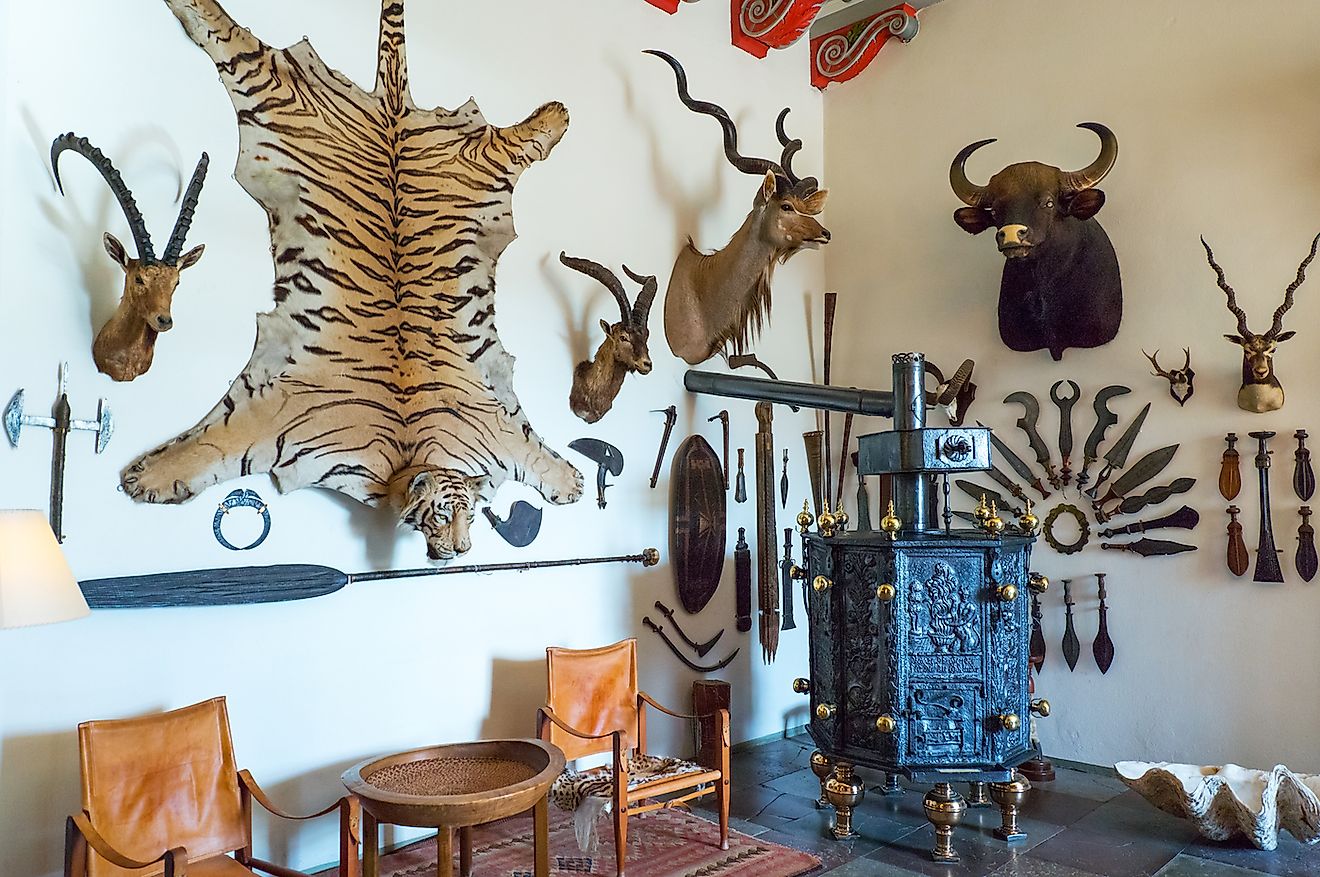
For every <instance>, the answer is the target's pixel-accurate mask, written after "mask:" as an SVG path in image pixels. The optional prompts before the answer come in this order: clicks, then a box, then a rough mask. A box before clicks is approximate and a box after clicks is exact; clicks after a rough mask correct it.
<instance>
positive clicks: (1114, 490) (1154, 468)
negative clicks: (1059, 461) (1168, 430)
mask: <svg viewBox="0 0 1320 877" xmlns="http://www.w3.org/2000/svg"><path fill="white" fill-rule="evenodd" d="M1176 453H1178V446H1177V445H1169V446H1168V447H1164V448H1160V449H1159V450H1157V451H1151V452H1150V453H1149V454H1147V455H1146V456H1144V457H1142V458H1141V459H1140V460H1138V461H1137V462H1136V463H1133V464H1132V468H1131V469H1129V470H1127V471H1126V472H1124V473H1123V475H1122V477H1120V478H1118V479H1117V480H1116V481H1115V482H1114V483H1113V484H1111V485H1109V490H1107V491H1105V495H1104V496H1103V497H1101V498H1100V499H1097V500H1096V501H1095V502H1094V503H1093V505H1094V506H1095V508H1100V507H1102V506H1104V504H1105V503H1108V502H1113V501H1114V500H1116V499H1122V498H1123V497H1125V496H1127V495H1128V494H1129V493H1131V492H1132V488H1134V487H1137V486H1139V485H1142V484H1145V483H1146V482H1147V481H1149V480H1150V479H1152V478H1154V477H1155V476H1156V475H1158V474H1160V473H1161V472H1163V471H1164V467H1165V466H1167V465H1169V461H1170V460H1172V459H1173V455H1174V454H1176ZM1125 456H1126V455H1125ZM1096 486H1097V487H1098V486H1099V483H1098V482H1097V485H1096Z"/></svg>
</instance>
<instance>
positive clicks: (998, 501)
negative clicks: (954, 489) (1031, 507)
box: [953, 478, 1022, 516]
mask: <svg viewBox="0 0 1320 877" xmlns="http://www.w3.org/2000/svg"><path fill="white" fill-rule="evenodd" d="M953 483H954V484H956V485H958V489H959V490H961V491H962V492H963V493H965V494H967V495H968V496H970V497H971V498H972V499H974V500H976V501H977V502H980V501H981V500H982V499H984V500H985V501H986V502H993V503H994V504H995V505H996V506H997V507H998V508H999V510H1000V511H1006V512H1012V513H1013V515H1014V516H1020V515H1021V514H1022V509H1020V508H1018V507H1017V506H1015V505H1013V504H1012V503H1011V502H1009V501H1008V500H1007V499H1005V498H1004V495H1003V494H1002V493H1000V492H999V491H997V490H991V489H990V488H989V487H982V486H981V485H979V484H977V483H976V482H975V481H968V480H967V479H966V478H957V479H955V480H954V482H953Z"/></svg>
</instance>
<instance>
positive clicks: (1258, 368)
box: [1201, 235, 1320, 414]
mask: <svg viewBox="0 0 1320 877" xmlns="http://www.w3.org/2000/svg"><path fill="white" fill-rule="evenodd" d="M1316 244H1320V235H1316V236H1315V239H1314V240H1312V241H1311V252H1310V253H1308V254H1307V256H1306V258H1305V259H1303V260H1302V264H1301V265H1299V266H1297V278H1296V279H1295V280H1293V282H1292V283H1290V284H1288V288H1287V289H1286V290H1284V292H1283V304H1281V305H1279V306H1278V307H1277V308H1276V309H1275V311H1274V321H1273V322H1272V323H1270V328H1269V331H1267V332H1265V333H1264V334H1262V335H1257V334H1256V333H1255V332H1252V331H1251V330H1250V329H1248V328H1247V314H1246V312H1245V311H1244V310H1242V308H1240V307H1238V303H1237V293H1235V292H1233V287H1231V286H1229V285H1228V281H1227V280H1226V279H1225V278H1224V269H1223V268H1220V267H1219V263H1218V262H1216V261H1215V254H1214V252H1213V251H1211V249H1210V245H1209V244H1207V243H1206V242H1205V238H1201V246H1203V247H1205V257H1206V259H1207V260H1208V261H1209V262H1210V267H1211V268H1213V269H1214V270H1215V277H1216V278H1217V280H1218V282H1219V288H1220V289H1222V290H1223V291H1224V295H1226V296H1227V297H1228V309H1229V311H1230V312H1232V314H1233V316H1235V317H1237V328H1238V331H1237V334H1236V335H1225V336H1224V337H1225V338H1227V339H1228V340H1229V341H1232V342H1233V343H1234V344H1236V345H1238V346H1239V347H1241V348H1242V387H1241V388H1240V389H1239V390H1238V395H1237V404H1238V407H1239V408H1241V409H1242V410H1243V411H1251V412H1254V413H1256V414H1264V413H1265V412H1266V411H1275V410H1277V409H1279V408H1282V407H1283V385H1282V384H1280V383H1279V379H1278V378H1276V377H1275V376H1274V351H1275V349H1276V348H1277V347H1278V346H1279V344H1281V343H1282V342H1284V341H1287V340H1288V339H1289V338H1291V337H1292V336H1293V335H1294V334H1296V333H1294V332H1285V331H1283V315H1284V314H1286V313H1288V309H1289V308H1291V307H1292V306H1293V293H1294V292H1296V291H1297V287H1299V286H1301V285H1302V281H1303V280H1305V279H1306V266H1308V265H1310V264H1311V260H1312V259H1314V258H1315V249H1316Z"/></svg>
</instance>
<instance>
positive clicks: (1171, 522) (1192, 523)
mask: <svg viewBox="0 0 1320 877" xmlns="http://www.w3.org/2000/svg"><path fill="white" fill-rule="evenodd" d="M1199 523H1201V515H1200V513H1199V512H1197V511H1196V509H1194V508H1192V507H1191V506H1189V505H1185V506H1183V507H1182V508H1180V509H1178V511H1176V512H1172V513H1171V514H1167V515H1165V516H1164V517H1162V518H1151V519H1150V520H1149V521H1137V522H1136V523H1135V524H1128V525H1127V526H1125V527H1115V528H1112V529H1104V530H1101V531H1100V537H1101V538H1102V539H1108V538H1109V537H1111V536H1122V535H1124V534H1126V533H1145V532H1146V531H1148V530H1163V529H1166V528H1167V529H1176V530H1194V529H1196V525H1197V524H1199Z"/></svg>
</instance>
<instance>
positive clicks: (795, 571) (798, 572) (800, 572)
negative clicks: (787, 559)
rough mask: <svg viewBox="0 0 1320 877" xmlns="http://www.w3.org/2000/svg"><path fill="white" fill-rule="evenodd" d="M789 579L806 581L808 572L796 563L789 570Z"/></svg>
mask: <svg viewBox="0 0 1320 877" xmlns="http://www.w3.org/2000/svg"><path fill="white" fill-rule="evenodd" d="M788 577H789V578H790V579H794V580H799V579H805V578H806V577H807V571H806V570H805V569H803V568H802V567H800V566H798V565H797V564H796V563H794V564H791V565H790V566H789V568H788Z"/></svg>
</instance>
